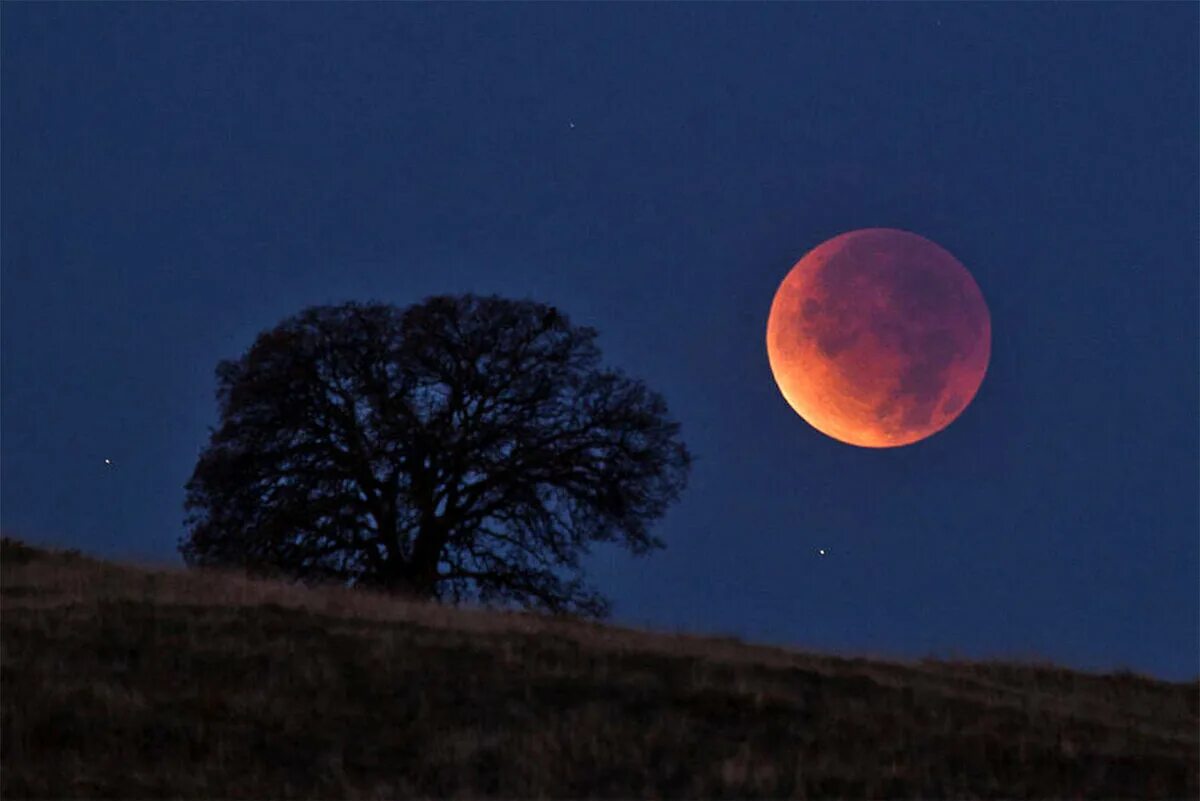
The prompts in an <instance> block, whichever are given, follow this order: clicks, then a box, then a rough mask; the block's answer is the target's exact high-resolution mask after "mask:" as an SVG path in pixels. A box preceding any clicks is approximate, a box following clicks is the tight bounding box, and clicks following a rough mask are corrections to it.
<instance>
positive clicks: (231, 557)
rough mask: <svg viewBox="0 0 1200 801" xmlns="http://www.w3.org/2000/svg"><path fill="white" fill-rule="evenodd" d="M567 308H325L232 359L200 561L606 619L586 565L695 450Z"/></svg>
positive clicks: (629, 543)
mask: <svg viewBox="0 0 1200 801" xmlns="http://www.w3.org/2000/svg"><path fill="white" fill-rule="evenodd" d="M595 337H596V332H595V331H594V330H593V329H591V328H587V327H581V326H572V325H571V324H570V322H569V321H568V320H567V318H566V317H565V316H564V315H562V314H561V313H559V312H558V311H557V310H555V309H554V308H552V307H549V306H546V305H542V304H539V303H534V302H530V301H513V300H506V299H502V298H496V297H478V296H474V295H465V296H455V297H451V296H441V297H434V298H430V299H428V300H426V301H425V302H423V303H421V304H418V305H415V306H412V307H409V308H408V309H406V310H399V309H397V308H395V307H393V306H387V305H382V304H358V303H347V304H344V305H340V306H316V307H311V308H309V309H306V310H304V311H303V312H301V313H300V314H298V315H296V316H294V317H292V318H289V319H287V320H285V321H284V322H283V323H281V324H280V325H279V326H277V327H276V328H274V329H272V330H269V331H266V332H264V333H262V334H261V335H259V337H258V339H257V340H256V341H255V343H254V344H253V346H252V347H251V348H250V350H249V351H248V352H247V353H246V354H245V355H243V356H242V358H240V359H238V360H236V361H223V362H221V363H220V364H219V365H218V367H217V381H218V390H217V400H218V403H219V407H220V424H219V427H218V428H217V429H215V430H214V431H212V432H211V438H210V442H209V444H208V446H207V447H206V449H205V450H204V451H203V452H202V453H201V455H200V457H199V460H198V463H197V465H196V468H195V472H194V473H193V475H192V478H191V480H190V481H189V482H188V484H187V500H186V504H185V508H186V510H187V519H186V522H187V526H188V533H187V534H186V535H185V537H184V538H183V539H182V540H181V541H180V546H179V547H180V551H181V552H182V554H183V556H184V559H185V561H186V562H187V563H188V564H189V565H211V566H239V567H243V568H245V569H246V570H248V571H250V572H252V573H256V574H268V575H277V576H285V577H291V578H295V579H299V580H303V581H337V582H341V583H345V584H350V585H357V586H370V587H377V588H383V589H387V590H391V591H397V592H402V593H405V594H409V595H413V596H417V597H422V598H442V599H452V600H455V601H458V600H464V599H474V600H478V601H481V602H484V603H488V602H494V601H500V602H513V603H517V604H520V605H523V606H529V607H540V608H545V609H549V610H552V611H565V612H575V613H581V614H589V615H597V616H602V615H604V614H606V613H607V611H608V604H607V601H605V600H604V599H603V598H602V597H601V596H599V595H598V594H597V593H596V592H595V591H594V590H592V589H591V588H590V587H588V586H587V585H586V584H585V582H584V580H583V577H582V574H581V570H580V564H579V558H580V556H581V555H582V554H583V553H585V552H586V551H587V550H588V547H589V545H590V544H592V543H596V542H615V543H618V544H620V545H622V546H624V547H626V548H628V549H630V550H631V551H632V552H634V553H636V554H644V553H647V552H649V551H651V550H653V549H655V548H660V547H662V546H663V543H662V542H661V541H660V540H659V539H657V538H656V537H654V536H653V535H652V534H651V533H650V529H649V525H650V524H651V523H652V522H653V521H654V520H656V519H658V518H659V517H661V516H662V515H663V513H664V512H665V511H666V509H667V507H668V506H669V505H670V504H671V503H672V502H674V501H675V500H676V499H677V498H678V497H679V494H680V492H682V490H683V488H684V485H685V483H686V480H687V473H688V469H689V466H690V461H691V457H690V455H689V454H688V451H687V448H686V447H685V446H684V444H683V443H682V442H681V441H680V439H679V424H678V423H676V422H673V421H671V420H670V419H668V417H667V409H666V404H665V403H664V401H663V399H662V398H661V397H660V396H659V395H657V394H655V393H653V392H651V391H649V390H648V389H647V388H646V387H645V385H644V384H643V383H642V382H640V381H636V380H633V379H631V378H629V377H627V376H625V375H623V374H622V373H620V372H618V371H616V370H612V369H606V368H603V367H602V366H600V364H599V362H600V353H599V350H598V349H597V347H596V344H595V341H594V340H595Z"/></svg>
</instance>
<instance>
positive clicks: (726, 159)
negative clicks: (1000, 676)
mask: <svg viewBox="0 0 1200 801" xmlns="http://www.w3.org/2000/svg"><path fill="white" fill-rule="evenodd" d="M2 15H3V18H2V23H3V30H2V42H0V44H2V53H3V55H2V59H3V63H2V69H3V86H2V88H3V93H2V108H0V112H2V126H3V130H2V135H3V147H2V164H0V166H2V181H3V184H2V198H0V200H2V212H3V215H2V216H3V229H2V264H3V275H2V291H3V310H2V311H3V313H2V315H0V318H2V331H0V335H2V339H0V342H2V347H3V352H2V361H0V365H2V376H0V378H2V387H0V397H2V416H0V419H2V432H0V434H2V444H3V448H2V454H3V458H2V482H0V483H2V488H3V489H2V496H0V524H2V526H3V529H4V531H5V532H6V533H8V534H12V535H16V536H20V537H22V538H25V539H27V540H29V541H31V542H35V543H44V544H48V545H53V546H57V547H74V548H79V549H81V550H84V551H86V552H89V553H92V554H97V555H101V556H105V557H114V558H136V559H143V560H151V561H158V562H164V563H172V564H178V563H180V560H179V557H178V555H177V553H176V550H175V547H176V542H177V540H178V538H179V536H180V535H181V534H182V532H183V522H182V520H183V511H182V502H183V494H184V493H183V485H184V483H185V481H186V480H187V479H188V477H189V476H190V474H191V471H192V468H193V466H194V464H195V460H196V456H197V453H198V451H199V450H200V448H201V447H202V446H203V445H204V444H205V443H206V441H207V435H208V430H209V427H210V426H212V425H214V424H215V423H216V404H215V400H214V397H213V392H214V389H215V379H214V376H213V369H214V367H215V366H216V364H217V362H218V361H219V360H221V359H224V358H235V357H237V356H239V355H241V354H242V353H243V352H244V351H245V349H246V348H247V347H248V346H249V345H250V344H251V342H252V341H253V339H254V337H255V336H256V335H257V334H258V333H259V332H260V331H262V330H264V329H266V328H269V327H272V326H274V325H275V324H276V323H278V322H280V321H281V320H282V319H283V318H284V317H287V316H289V315H291V314H293V313H295V312H297V311H299V310H300V309H302V308H303V307H305V306H308V305H311V304H320V303H337V302H341V301H345V300H351V299H356V300H364V301H365V300H379V301H384V302H389V303H394V304H397V305H400V306H406V305H408V304H410V303H414V302H417V301H420V300H421V299H423V298H425V297H427V296H429V295H432V294H441V293H457V292H476V293H485V294H486V293H497V294H500V295H504V296H509V297H518V298H532V299H535V300H539V301H544V302H548V303H552V304H554V305H556V306H558V307H559V308H560V309H561V310H562V311H563V312H565V313H566V314H567V315H569V316H570V318H571V319H572V321H573V322H576V323H583V324H587V325H591V326H594V327H596V328H597V329H598V330H599V332H600V338H599V344H600V346H601V348H602V349H603V351H604V355H605V360H606V362H607V363H608V364H611V365H613V366H616V367H619V368H621V369H623V370H625V371H627V372H628V373H630V374H631V375H634V376H637V377H640V378H643V379H645V380H646V381H647V383H648V384H649V385H650V386H651V387H652V388H654V389H656V390H658V391H660V392H661V393H662V394H663V395H664V396H665V397H666V399H667V401H668V404H669V406H670V410H671V414H672V416H673V417H675V418H676V419H678V420H679V421H680V422H681V423H682V426H683V438H684V439H685V441H686V442H687V443H688V445H689V446H690V448H691V449H692V451H693V452H694V453H695V455H696V464H695V466H694V469H693V471H692V477H691V482H690V485H689V488H688V489H687V491H686V492H685V493H684V495H683V498H682V500H681V501H680V503H679V504H677V505H676V506H675V507H673V508H672V510H671V511H670V512H669V513H668V515H667V516H666V517H665V518H664V519H663V520H662V521H661V522H660V523H659V524H658V526H657V528H656V532H657V533H658V534H659V535H660V536H662V537H663V538H664V539H665V540H666V542H667V545H668V547H667V549H666V550H665V551H659V552H656V553H655V554H653V555H651V556H649V557H646V558H640V559H639V558H635V557H632V556H630V555H628V554H627V553H626V552H624V551H619V550H608V549H601V550H597V551H596V552H595V553H594V556H593V557H592V558H591V559H590V573H591V576H592V578H593V579H594V581H595V583H596V584H597V585H598V586H599V588H600V589H601V590H602V591H603V592H605V593H606V594H607V595H609V596H610V597H611V598H612V599H613V601H614V620H615V621H616V622H619V623H625V624H631V625H637V626H649V627H653V628H657V629H665V630H687V631H696V632H705V633H711V634H728V635H734V636H740V637H744V638H748V639H751V640H754V641H761V642H771V643H780V644H787V645H791V646H797V647H801V648H812V649H824V650H833V651H838V652H846V653H865V654H875V655H882V656H895V657H922V656H926V655H930V654H934V655H940V656H951V655H954V656H963V657H1004V658H1010V657H1012V658H1037V659H1048V660H1054V661H1058V662H1062V663H1066V664H1069V665H1072V666H1078V667H1083V668H1094V669H1111V668H1117V667H1128V668H1131V669H1134V670H1139V671H1145V672H1150V673H1153V674H1156V675H1160V676H1164V677H1170V678H1191V677H1194V676H1195V675H1196V674H1197V672H1198V671H1200V662H1198V656H1197V653H1198V649H1200V643H1198V634H1197V632H1198V630H1200V608H1198V592H1200V576H1198V569H1200V568H1198V566H1200V553H1198V550H1200V549H1198V529H1200V506H1198V486H1200V462H1198V453H1200V441H1198V440H1200V432H1198V409H1200V382H1198V366H1200V347H1198V341H1200V331H1198V326H1197V319H1198V315H1197V308H1198V304H1200V291H1198V290H1200V287H1198V284H1200V280H1198V270H1197V255H1198V254H1197V243H1198V241H1200V230H1198V222H1197V221H1198V220H1200V207H1198V206H1200V204H1198V198H1200V187H1198V178H1197V176H1198V174H1200V164H1198V152H1197V144H1196V142H1197V139H1196V137H1197V135H1198V131H1200V121H1198V119H1197V117H1198V108H1200V104H1198V86H1197V75H1198V74H1200V64H1198V57H1197V52H1198V46H1197V45H1198V42H1197V30H1198V24H1200V6H1197V5H1196V4H1194V3H1174V4H1098V5H1083V4H1038V5H1034V4H1018V3H1012V4H1008V3H1006V4H995V5H979V4H961V5H957V4H956V5H925V4H909V3H904V4H896V5H877V4H849V3H835V4H820V5H810V4H802V5H801V4H795V5H793V4H755V5H737V6H734V5H713V4H695V5H692V4H670V5H653V6H651V5H628V4H600V5H589V6H579V5H556V4H529V5H491V4H487V5H482V4H480V5H458V4H452V5H451V4H448V5H418V4H340V5H332V4H330V5H316V4H294V5H286V6H280V5H274V4H213V5H166V4H145V5H142V4H137V5H134V4H125V5H120V4H96V5H92V4H63V5H50V4H18V3H6V4H4V5H3V8H2ZM866 227H892V228H901V229H905V230H909V231H913V232H916V233H918V234H920V235H922V236H924V237H927V238H929V239H931V240H933V241H935V242H937V243H939V244H940V245H942V246H943V247H945V248H946V249H948V250H949V251H950V252H951V253H953V254H954V255H955V256H956V257H957V258H958V259H959V260H960V261H961V262H962V263H963V264H964V265H966V267H967V268H968V269H969V270H970V271H971V273H972V275H973V276H974V278H975V280H976V281H977V282H978V284H979V286H980V288H981V289H982V291H983V294H984V297H985V298H986V300H987V303H988V306H989V309H990V313H991V320H992V330H993V338H992V357H991V363H990V367H989V369H988V373H987V376H986V378H985V379H984V382H983V385H982V387H981V388H980V391H979V394H978V395H977V397H976V398H975V400H974V402H973V403H972V404H971V405H970V406H969V407H967V409H966V410H965V412H964V413H963V414H962V416H961V417H959V418H958V420H957V421H955V422H954V423H952V424H951V425H950V426H949V427H948V428H946V429H945V430H944V431H942V432H941V433H939V434H937V435H935V436H933V437H932V438H930V439H927V440H925V441H922V442H919V443H917V444H915V445H911V446H908V447H903V448H892V449H864V448H856V447H852V446H849V445H845V444H842V443H839V442H837V441H835V440H833V439H830V438H828V437H826V436H824V435H823V434H821V433H819V432H817V431H816V430H815V429H813V428H812V427H810V426H809V425H808V424H806V423H805V422H804V421H803V420H802V419H800V418H799V417H798V416H797V415H796V414H795V413H794V412H793V411H792V410H791V409H790V407H789V406H788V404H787V403H786V402H785V401H784V399H783V397H782V396H781V395H780V392H779V390H778V388H777V387H776V385H775V382H774V380H773V379H772V375H771V371H770V368H769V366H768V363H767V356H766V349H765V343H764V336H765V329H766V319H767V312H768V310H769V308H770V304H771V300H772V297H773V295H774V292H775V290H776V288H777V287H778V285H779V282H780V281H781V280H782V279H783V277H784V275H785V274H786V273H787V271H788V270H789V269H790V267H791V266H792V264H793V263H795V261H796V260H797V259H799V258H800V257H801V256H802V255H804V253H805V252H807V251H808V250H809V249H811V248H813V247H815V246H816V245H818V244H819V243H821V242H822V241H824V240H826V239H828V238H830V237H832V236H835V235H837V234H839V233H842V232H845V231H848V230H851V229H856V228H866ZM105 459H110V460H111V461H112V464H111V465H106V464H105ZM819 549H825V550H826V554H825V555H824V556H821V555H820V553H819Z"/></svg>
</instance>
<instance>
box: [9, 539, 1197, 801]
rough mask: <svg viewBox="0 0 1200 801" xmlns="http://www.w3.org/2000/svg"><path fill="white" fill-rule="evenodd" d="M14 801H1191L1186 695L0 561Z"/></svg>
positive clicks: (174, 575) (1049, 673) (338, 592)
mask: <svg viewBox="0 0 1200 801" xmlns="http://www.w3.org/2000/svg"><path fill="white" fill-rule="evenodd" d="M0 593H2V597H3V600H2V606H0V612H2V616H0V629H2V638H0V642H2V649H3V661H2V673H0V700H2V708H3V731H2V736H3V739H2V744H0V760H2V762H3V770H2V771H0V792H2V795H3V797H4V798H22V797H41V798H66V797H81V796H86V797H120V798H151V797H165V796H172V797H187V798H285V797H287V798H296V797H310V798H339V797H359V798H395V797H408V796H438V797H441V796H474V797H478V796H501V797H509V798H511V797H539V796H540V797H572V798H578V797H587V796H602V797H626V798H628V797H651V796H661V797H666V796H670V797H753V796H759V797H764V796H765V797H796V798H827V797H851V798H864V797H872V798H876V797H897V796H907V797H916V796H919V797H941V796H948V797H955V798H972V797H997V796H1004V797H1011V798H1047V797H1054V798H1074V797H1081V796H1082V797H1104V798H1113V797H1176V798H1183V797H1190V798H1195V797H1197V795H1198V793H1200V779H1198V774H1200V767H1198V764H1197V753H1198V747H1200V741H1198V735H1197V731H1198V727H1200V708H1198V707H1200V692H1198V690H1200V688H1198V686H1197V684H1196V683H1194V682H1193V683H1188V684H1172V683H1167V682H1162V681H1156V680H1152V679H1149V678H1144V677H1140V676H1136V675H1132V674H1127V673H1120V674H1112V675H1096V674H1088V673H1081V672H1075V671H1071V670H1066V669H1062V668H1058V667H1053V666H1044V665H1019V664H1002V663H966V662H934V661H924V662H920V663H898V662H884V661H870V660H865V659H849V658H840V657H834V656H823V655H819V654H809V653H798V652H790V651H786V650H783V649H778V648H765V647H758V646H752V645H746V644H742V643H739V642H737V641H734V640H729V639H705V638H699V637H687V636H675V635H666V634H652V633H646V632H640V631H635V630H629V629H621V628H615V627H609V626H600V625H595V624H590V623H586V622H580V621H574V620H568V619H555V618H550V617H544V616H538V615H530V614H518V613H505V612H494V611H480V610H466V609H449V608H444V607H439V606H436V605H426V604H416V603H409V602H404V601H399V600H396V599H392V598H388V597H383V596H377V595H369V594H366V593H361V592H353V591H350V590H343V589H338V588H327V589H317V590H309V589H304V588H300V587H295V586H290V585H285V584H279V583H272V582H261V581H250V580H247V579H245V578H241V577H237V576H233V575H228V574H213V573H188V572H184V571H173V570H164V569H143V568H137V567H133V566H122V565H117V564H111V563H106V562H100V561H95V560H92V559H88V558H85V557H82V556H80V555H78V554H74V553H59V552H48V551H43V550H38V549H33V548H30V547H28V546H25V545H22V544H21V543H18V542H15V541H13V540H5V541H4V544H3V549H2V550H0Z"/></svg>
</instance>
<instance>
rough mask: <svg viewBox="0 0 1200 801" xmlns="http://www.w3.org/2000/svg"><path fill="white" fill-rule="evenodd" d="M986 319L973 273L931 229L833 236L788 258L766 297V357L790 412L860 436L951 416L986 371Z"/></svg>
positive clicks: (919, 430)
mask: <svg viewBox="0 0 1200 801" xmlns="http://www.w3.org/2000/svg"><path fill="white" fill-rule="evenodd" d="M991 346H992V324H991V318H990V316H989V314H988V309H987V304H986V303H985V302H984V300H983V293H982V292H980V291H979V286H978V285H977V284H976V283H975V279H973V278H972V277H971V274H970V273H969V272H967V269H966V268H965V267H963V266H962V264H960V263H959V262H958V260H957V259H955V258H954V257H953V256H952V255H950V254H949V253H948V252H947V251H946V250H944V249H942V248H941V247H939V246H938V245H936V244H934V243H933V242H930V241H929V240H928V239H924V238H923V237H920V236H917V235H916V234H912V233H909V232H907V231H898V230H895V229H892V228H864V229H862V230H859V231H850V232H849V233H845V234H841V235H840V236H835V237H834V238H833V239H830V240H828V241H827V242H823V243H821V244H820V245H818V246H817V247H816V248H814V249H813V250H811V251H809V252H808V253H807V254H805V256H804V258H802V259H800V261H798V262H796V265H795V266H794V267H792V269H791V271H790V272H789V273H788V274H787V277H785V278H784V279H783V283H782V284H780V285H779V291H777V292H776V293H775V300H774V301H773V302H772V303H771V314H770V317H769V318H768V319H767V357H768V359H769V360H770V362H771V372H772V373H774V375H775V382H776V383H777V384H779V389H780V391H781V392H783V397H784V398H785V399H786V400H787V402H788V403H789V404H791V407H792V408H793V409H795V410H796V413H797V414H799V415H800V416H801V417H803V418H804V419H805V420H806V421H808V423H810V424H811V425H812V426H813V427H814V428H816V429H817V430H818V431H821V432H822V433H824V434H828V435H829V436H831V437H833V438H834V439H838V440H841V441H842V442H846V443H849V444H851V445H859V446H861V447H864V448H891V447H896V446H899V445H909V444H911V443H913V442H917V441H918V440H922V439H925V438H926V437H928V436H931V435H933V434H936V433H937V432H938V431H941V430H942V429H943V428H945V427H946V426H948V425H950V423H952V422H953V421H954V419H955V418H956V417H958V416H959V414H961V413H962V410H963V409H965V408H966V406H967V404H968V403H970V402H971V399H972V398H974V397H975V393H976V391H978V389H979V385H980V384H981V383H982V382H983V376H984V373H985V372H987V366H988V359H989V357H990V356H991Z"/></svg>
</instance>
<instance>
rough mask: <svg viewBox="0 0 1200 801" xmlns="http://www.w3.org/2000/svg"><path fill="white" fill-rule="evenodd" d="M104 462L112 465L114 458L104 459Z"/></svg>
mask: <svg viewBox="0 0 1200 801" xmlns="http://www.w3.org/2000/svg"><path fill="white" fill-rule="evenodd" d="M104 463H105V464H108V465H111V464H112V459H105V460H104Z"/></svg>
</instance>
